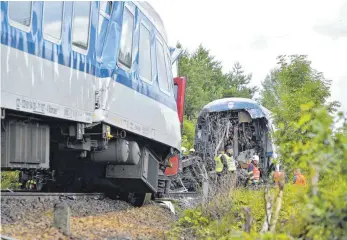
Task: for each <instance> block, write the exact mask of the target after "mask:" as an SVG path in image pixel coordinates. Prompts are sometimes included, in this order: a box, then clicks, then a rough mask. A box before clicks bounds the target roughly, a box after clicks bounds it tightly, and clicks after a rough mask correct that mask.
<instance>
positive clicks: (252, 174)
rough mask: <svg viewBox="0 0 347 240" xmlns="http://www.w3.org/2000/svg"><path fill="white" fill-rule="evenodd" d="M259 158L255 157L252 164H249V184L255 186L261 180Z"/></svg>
mask: <svg viewBox="0 0 347 240" xmlns="http://www.w3.org/2000/svg"><path fill="white" fill-rule="evenodd" d="M258 164H259V156H258V155H254V156H253V157H252V160H251V162H250V163H249V164H248V168H247V171H248V182H249V183H250V184H253V185H257V184H258V183H259V179H260V170H259V168H258Z"/></svg>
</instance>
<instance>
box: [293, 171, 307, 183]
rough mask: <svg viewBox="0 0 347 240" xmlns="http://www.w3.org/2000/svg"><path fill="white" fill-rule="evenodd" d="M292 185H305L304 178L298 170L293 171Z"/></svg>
mask: <svg viewBox="0 0 347 240" xmlns="http://www.w3.org/2000/svg"><path fill="white" fill-rule="evenodd" d="M294 184H295V185H306V178H305V176H304V175H303V174H302V173H301V171H300V169H298V168H297V169H295V171H294Z"/></svg>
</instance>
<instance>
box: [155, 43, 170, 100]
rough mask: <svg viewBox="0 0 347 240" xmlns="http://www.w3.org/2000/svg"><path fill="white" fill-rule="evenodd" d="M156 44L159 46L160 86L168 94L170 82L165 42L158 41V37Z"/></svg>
mask: <svg viewBox="0 0 347 240" xmlns="http://www.w3.org/2000/svg"><path fill="white" fill-rule="evenodd" d="M156 46H157V70H158V81H159V88H160V89H161V90H162V91H163V92H165V93H167V94H168V93H169V82H168V81H167V72H166V63H165V54H164V47H163V44H162V43H161V42H159V41H158V39H157V44H156Z"/></svg>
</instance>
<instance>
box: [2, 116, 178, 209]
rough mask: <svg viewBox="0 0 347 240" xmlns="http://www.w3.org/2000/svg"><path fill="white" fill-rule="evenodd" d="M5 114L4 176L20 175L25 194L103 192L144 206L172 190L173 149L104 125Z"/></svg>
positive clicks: (3, 138)
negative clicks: (15, 172) (167, 170)
mask: <svg viewBox="0 0 347 240" xmlns="http://www.w3.org/2000/svg"><path fill="white" fill-rule="evenodd" d="M1 113H2V114H1V167H2V171H6V170H9V171H13V170H19V171H20V174H19V182H20V183H21V187H22V188H23V189H31V190H36V191H47V192H93V191H98V192H100V191H102V192H106V193H107V194H108V195H109V196H111V197H120V198H122V199H124V200H128V201H129V202H131V203H133V204H134V205H138V206H140V205H142V204H143V203H144V201H146V200H148V199H150V196H156V195H160V194H161V193H164V191H165V189H166V191H167V190H168V187H169V180H168V178H167V177H165V176H164V174H163V172H164V170H165V168H166V165H167V164H168V163H167V162H168V158H169V157H170V156H172V155H173V154H175V153H176V152H175V151H174V150H173V149H171V148H170V147H165V146H162V145H160V144H158V143H156V142H151V141H148V140H146V139H145V138H141V137H139V136H137V135H135V134H132V133H130V132H127V131H125V130H122V129H116V128H111V127H110V126H107V125H104V124H102V123H100V124H93V125H86V124H82V123H76V122H67V121H59V120H57V119H54V118H47V117H38V116H37V115H31V114H20V115H19V113H18V112H16V111H10V110H6V111H5V110H2V112H1Z"/></svg>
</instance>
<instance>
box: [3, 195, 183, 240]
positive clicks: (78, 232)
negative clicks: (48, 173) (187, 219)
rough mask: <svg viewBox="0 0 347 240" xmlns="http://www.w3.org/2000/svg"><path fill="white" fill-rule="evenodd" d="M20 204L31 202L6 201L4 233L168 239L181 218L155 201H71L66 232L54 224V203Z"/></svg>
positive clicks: (39, 236)
mask: <svg viewBox="0 0 347 240" xmlns="http://www.w3.org/2000/svg"><path fill="white" fill-rule="evenodd" d="M20 204H21V205H22V206H24V205H25V206H28V203H25V202H24V203H23V202H19V203H12V204H7V205H6V204H4V202H2V206H1V215H2V216H1V218H2V224H1V234H2V235H5V236H9V237H11V238H15V239H108V240H111V239H117V240H120V239H123V240H125V239H127V240H135V239H143V240H144V239H167V237H166V235H167V232H168V231H169V230H170V227H171V225H172V223H173V222H174V221H175V220H176V218H177V217H176V216H175V215H173V214H172V213H171V212H170V211H169V210H168V209H165V208H163V207H161V206H159V205H158V204H155V203H152V204H150V205H147V206H144V207H141V208H134V207H131V206H129V205H127V204H126V203H122V202H117V203H116V204H115V205H116V206H117V204H118V206H117V207H114V206H115V205H114V204H113V205H112V204H110V203H107V206H108V207H105V206H103V207H101V205H103V204H104V203H102V202H100V201H99V202H97V201H96V202H92V203H90V204H89V205H87V204H85V205H81V203H80V202H78V203H77V206H75V205H76V204H75V203H70V204H69V205H70V207H71V214H72V217H71V219H70V226H71V234H70V236H65V235H63V234H62V233H60V232H59V231H58V230H56V229H55V228H54V227H53V226H52V223H53V208H51V207H50V206H51V204H48V205H47V206H45V207H42V206H41V207H40V206H38V205H37V204H36V203H31V204H29V206H31V209H21V208H19V205H20ZM110 206H112V207H110ZM3 207H5V208H3ZM6 208H7V209H6ZM100 209H101V210H100ZM3 220H4V221H3Z"/></svg>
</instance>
